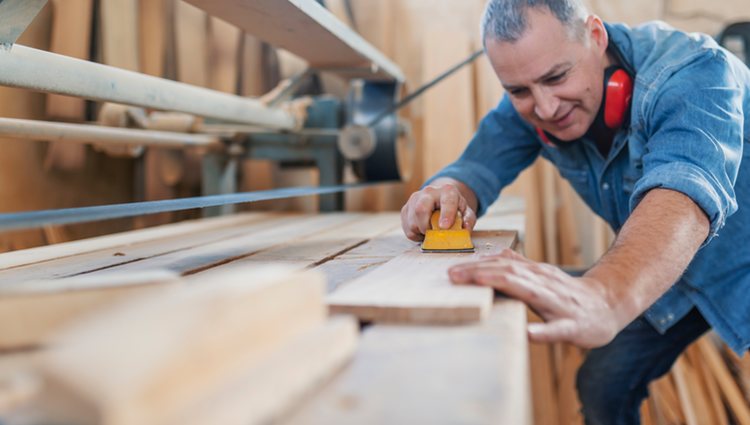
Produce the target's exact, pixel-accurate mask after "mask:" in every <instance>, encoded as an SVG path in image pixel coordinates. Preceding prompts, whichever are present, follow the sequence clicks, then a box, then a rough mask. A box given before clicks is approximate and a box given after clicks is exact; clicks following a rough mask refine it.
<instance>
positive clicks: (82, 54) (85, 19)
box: [46, 0, 93, 148]
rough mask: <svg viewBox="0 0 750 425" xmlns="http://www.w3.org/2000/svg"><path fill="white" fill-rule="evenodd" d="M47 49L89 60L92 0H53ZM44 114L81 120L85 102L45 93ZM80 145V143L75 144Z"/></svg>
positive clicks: (83, 117) (84, 111)
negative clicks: (48, 46) (50, 35)
mask: <svg viewBox="0 0 750 425" xmlns="http://www.w3.org/2000/svg"><path fill="white" fill-rule="evenodd" d="M51 3H52V38H51V41H50V51H51V52H54V53H59V54H61V55H65V56H71V57H74V58H78V59H85V60H88V59H89V57H90V49H91V23H92V12H93V1H92V0H52V2H51ZM46 112H47V117H49V118H52V119H63V120H66V121H76V122H83V121H84V120H85V119H86V101H85V100H83V99H81V98H77V97H70V96H60V95H55V94H48V95H47V103H46ZM76 147H77V148H80V147H79V146H76Z"/></svg>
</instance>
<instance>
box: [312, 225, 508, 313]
mask: <svg viewBox="0 0 750 425" xmlns="http://www.w3.org/2000/svg"><path fill="white" fill-rule="evenodd" d="M472 240H473V242H474V245H475V247H476V252H475V253H473V254H455V253H441V254H426V253H423V252H421V250H420V248H419V247H413V248H411V249H410V250H408V251H406V252H404V253H403V254H401V255H399V256H397V257H395V258H394V259H392V260H390V261H389V262H387V263H385V264H383V265H382V266H380V267H378V268H377V269H375V270H373V271H372V272H370V273H368V274H366V275H364V276H362V277H360V278H358V279H355V280H354V281H352V282H350V283H348V284H346V285H342V286H341V287H339V288H338V289H336V291H334V292H333V293H332V294H330V295H328V297H327V298H326V301H327V302H328V306H329V307H330V309H331V312H332V313H345V314H353V315H355V316H357V317H358V318H359V319H360V320H362V321H366V322H369V321H372V322H402V323H403V322H406V323H443V324H449V323H470V322H475V321H479V320H482V319H484V318H486V316H487V314H489V311H490V309H491V307H492V300H493V295H494V294H493V290H492V288H488V287H478V286H460V285H454V284H452V283H451V282H450V280H449V279H448V275H447V270H448V268H449V267H450V266H452V265H454V264H458V263H461V262H466V261H472V260H479V259H480V258H481V257H482V256H483V255H492V254H497V253H499V252H500V251H502V250H503V249H504V248H513V247H514V246H515V244H516V242H517V234H516V233H515V232H509V231H494V232H492V231H482V232H474V233H473V234H472Z"/></svg>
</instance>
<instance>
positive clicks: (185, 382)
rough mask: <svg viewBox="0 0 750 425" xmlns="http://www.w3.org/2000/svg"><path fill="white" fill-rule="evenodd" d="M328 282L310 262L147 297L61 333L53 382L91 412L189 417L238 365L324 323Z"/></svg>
mask: <svg viewBox="0 0 750 425" xmlns="http://www.w3.org/2000/svg"><path fill="white" fill-rule="evenodd" d="M324 286H325V284H324V281H323V277H322V275H320V274H318V273H314V272H310V271H307V272H303V273H289V272H284V271H279V269H277V268H266V269H259V270H248V269H245V270H244V271H243V272H242V273H229V274H227V275H225V276H224V277H223V278H222V279H219V280H212V281H210V282H204V283H202V284H195V285H190V286H187V287H182V288H176V289H175V290H173V291H169V294H167V293H164V294H163V295H162V296H159V297H143V298H140V299H138V300H133V301H131V302H128V303H126V304H123V305H120V306H118V307H117V308H114V309H110V310H109V311H107V312H105V313H103V314H102V315H101V316H98V317H96V318H91V319H90V320H87V321H85V322H83V323H81V324H80V325H78V326H75V327H74V328H72V329H70V330H69V331H67V332H65V333H64V334H61V335H60V337H59V338H57V339H56V340H55V348H54V349H52V350H49V351H48V352H45V353H44V354H43V356H42V359H41V361H40V367H41V370H42V371H43V372H44V375H45V380H46V382H49V383H50V388H51V389H54V390H58V392H60V393H64V394H68V395H72V396H74V398H75V399H78V400H80V402H81V403H82V404H83V405H85V406H88V407H89V412H90V413H91V414H92V416H91V417H89V418H87V419H88V420H92V419H93V421H94V422H96V423H103V424H109V425H119V424H123V425H124V424H156V423H159V424H167V423H180V422H179V420H180V419H181V418H183V416H182V414H183V413H184V412H186V411H189V409H191V408H192V407H193V406H198V405H200V404H201V403H202V402H204V401H205V400H207V399H208V400H210V399H211V397H212V395H214V394H216V392H217V391H221V390H222V389H223V385H224V384H225V383H226V382H231V381H233V380H234V379H236V377H237V375H238V373H241V372H242V371H246V370H248V368H249V367H252V365H258V366H260V365H261V364H263V362H265V361H267V360H268V359H269V358H271V357H273V356H274V354H275V353H276V352H277V350H278V349H279V348H281V347H283V346H284V345H285V344H286V343H287V342H289V341H291V340H293V339H294V338H296V337H298V336H300V335H303V334H304V333H305V332H308V331H310V330H312V329H315V328H316V327H317V326H319V325H320V324H322V323H323V320H324V318H325V306H324V305H323V303H322V295H323V290H324ZM124 353H127V355H123V354H124ZM60 419H61V420H60V421H61V422H65V420H64V419H63V418H60ZM79 419H80V418H79ZM79 422H80V420H79Z"/></svg>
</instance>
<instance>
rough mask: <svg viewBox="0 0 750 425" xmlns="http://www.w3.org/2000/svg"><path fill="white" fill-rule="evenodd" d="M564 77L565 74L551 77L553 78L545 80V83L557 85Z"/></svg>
mask: <svg viewBox="0 0 750 425" xmlns="http://www.w3.org/2000/svg"><path fill="white" fill-rule="evenodd" d="M565 75H566V74H565V73H562V74H557V75H553V76H551V77H549V78H547V80H546V81H547V83H550V84H554V83H559V82H560V81H562V80H563V79H564V78H565Z"/></svg>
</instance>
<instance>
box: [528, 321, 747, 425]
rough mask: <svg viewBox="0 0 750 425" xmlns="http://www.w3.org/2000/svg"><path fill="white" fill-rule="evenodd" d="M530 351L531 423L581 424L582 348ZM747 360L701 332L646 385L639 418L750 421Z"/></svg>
mask: <svg viewBox="0 0 750 425" xmlns="http://www.w3.org/2000/svg"><path fill="white" fill-rule="evenodd" d="M530 320H536V319H535V318H533V317H532V318H531V319H530ZM530 355H531V359H530V362H531V372H532V388H533V393H534V400H533V403H534V418H535V423H536V424H538V425H583V417H582V416H581V413H580V402H579V401H578V398H577V395H576V392H575V377H576V371H577V369H578V367H579V366H580V364H581V363H582V362H583V359H584V356H585V353H584V352H583V350H581V349H578V348H576V347H573V346H570V345H567V344H553V345H531V347H530ZM749 365H750V355H748V354H745V356H744V357H742V358H740V357H738V356H737V355H736V354H734V353H733V352H731V351H730V350H729V349H728V348H726V346H724V345H723V344H722V343H721V342H719V341H718V340H717V338H716V336H715V335H713V334H708V335H706V336H704V337H702V338H701V339H699V340H698V341H696V342H695V343H694V344H692V345H691V346H690V347H688V349H687V350H686V351H685V353H684V354H683V355H681V356H680V357H679V358H678V359H677V361H676V362H675V364H674V366H673V367H672V369H671V370H670V371H669V373H667V374H666V375H664V376H663V377H661V378H660V379H658V380H656V381H654V382H653V383H652V384H651V385H650V387H649V397H648V399H646V400H645V401H644V403H643V405H642V407H641V420H642V423H643V424H645V425H724V424H741V425H745V424H750V398H748V397H747V391H746V389H747V386H746V384H747V376H748V375H749V374H750V366H749ZM743 391H744V393H743Z"/></svg>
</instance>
